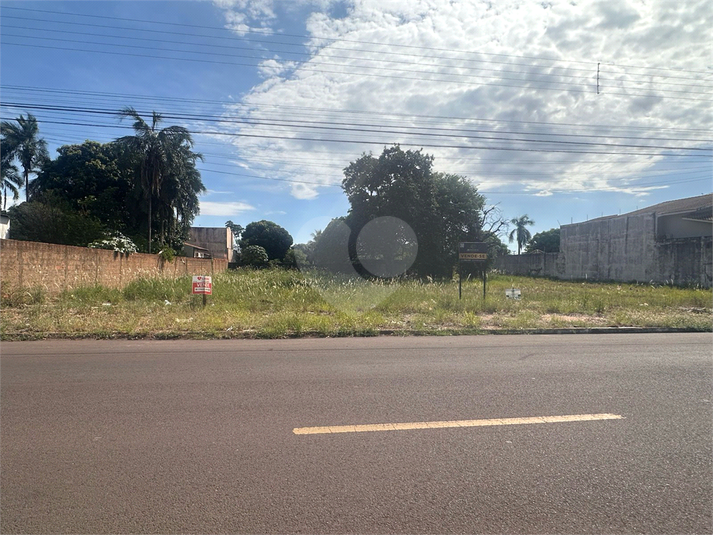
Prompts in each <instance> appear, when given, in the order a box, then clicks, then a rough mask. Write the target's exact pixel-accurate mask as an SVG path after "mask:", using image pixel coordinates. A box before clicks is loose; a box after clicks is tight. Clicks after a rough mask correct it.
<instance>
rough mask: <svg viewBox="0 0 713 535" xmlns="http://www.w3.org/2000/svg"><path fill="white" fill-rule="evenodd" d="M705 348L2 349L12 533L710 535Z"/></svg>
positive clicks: (4, 453) (155, 344) (421, 343)
mask: <svg viewBox="0 0 713 535" xmlns="http://www.w3.org/2000/svg"><path fill="white" fill-rule="evenodd" d="M712 342H713V336H712V335H711V334H655V335H637V334H628V335H578V336H512V337H510V336H481V337H442V338H441V337H436V338H420V337H411V338H391V337H388V338H386V337H382V338H369V339H363V338H360V339H319V340H281V341H246V340H240V341H237V340H233V341H163V342H161V341H47V342H20V343H9V342H8V343H3V344H2V346H1V348H0V350H1V351H2V357H1V359H0V375H1V384H0V387H1V391H0V394H1V399H0V402H1V405H0V418H1V419H0V426H1V427H0V431H1V433H0V438H1V450H0V468H1V473H0V490H1V496H0V506H1V510H0V532H2V533H20V532H22V533H27V532H31V533H50V532H51V533H179V532H180V533H605V532H606V533H624V532H646V533H712V532H713V521H712V515H711V511H712V510H713V500H712V495H713V487H712V481H713V468H712V458H713V452H712V447H711V446H712V436H713V410H712V404H711V400H712V398H713V392H712V385H713V359H712V347H713V346H712ZM558 417H560V418H559V419H558ZM562 417H565V418H562ZM568 419H569V421H567V420H568ZM396 424H399V425H396ZM337 431H339V432H337Z"/></svg>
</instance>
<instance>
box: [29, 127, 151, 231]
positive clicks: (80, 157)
mask: <svg viewBox="0 0 713 535" xmlns="http://www.w3.org/2000/svg"><path fill="white" fill-rule="evenodd" d="M57 153H58V156H57V158H55V159H54V160H52V161H50V162H48V163H47V164H46V165H45V166H44V167H43V168H42V170H41V171H40V173H39V174H38V175H37V178H36V179H35V180H33V181H32V184H31V185H30V191H31V193H32V196H33V197H34V196H35V195H44V194H46V193H51V194H52V195H53V196H54V197H55V198H58V199H61V200H62V201H64V202H66V203H67V204H68V205H69V206H70V207H71V209H72V210H73V211H77V212H83V213H85V214H87V215H90V216H92V217H94V218H96V219H98V220H99V221H101V222H102V224H103V225H104V226H105V227H106V228H107V230H109V231H121V232H124V233H128V234H130V235H131V234H135V233H137V232H138V229H139V226H138V225H137V220H138V219H139V218H138V217H137V215H139V214H140V212H138V213H137V210H136V205H137V202H136V201H138V199H139V198H140V195H141V192H139V191H135V190H136V189H137V188H136V185H135V181H134V178H133V175H134V170H133V167H132V166H133V163H132V162H131V161H129V160H128V159H126V158H122V153H121V151H120V147H118V146H117V145H115V144H113V143H106V144H102V143H98V142H96V141H85V142H84V143H82V144H81V145H64V146H62V147H60V148H58V149H57Z"/></svg>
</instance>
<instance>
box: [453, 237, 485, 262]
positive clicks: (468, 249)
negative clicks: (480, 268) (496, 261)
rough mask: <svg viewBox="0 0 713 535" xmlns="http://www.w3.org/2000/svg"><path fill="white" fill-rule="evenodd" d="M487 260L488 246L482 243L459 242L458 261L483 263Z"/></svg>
mask: <svg viewBox="0 0 713 535" xmlns="http://www.w3.org/2000/svg"><path fill="white" fill-rule="evenodd" d="M487 259H488V244H487V243H484V242H460V243H459V244H458V260H461V261H463V262H483V261H485V260H487Z"/></svg>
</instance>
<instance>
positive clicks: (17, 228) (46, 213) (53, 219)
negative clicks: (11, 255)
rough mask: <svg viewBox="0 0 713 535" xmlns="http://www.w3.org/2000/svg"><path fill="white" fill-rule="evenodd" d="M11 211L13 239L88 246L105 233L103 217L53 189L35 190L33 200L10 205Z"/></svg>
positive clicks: (9, 211)
mask: <svg viewBox="0 0 713 535" xmlns="http://www.w3.org/2000/svg"><path fill="white" fill-rule="evenodd" d="M8 213H9V214H10V219H11V220H12V225H11V226H10V238H11V239H13V240H24V241H39V242H44V243H59V244H62V245H77V246H80V247H86V246H87V245H88V244H89V243H91V242H93V241H95V240H99V239H101V238H103V237H104V232H105V228H104V226H103V225H102V223H101V221H99V219H97V218H96V217H94V216H92V215H90V214H88V213H86V212H84V211H80V210H76V209H74V208H73V207H72V206H71V205H70V204H69V203H68V202H67V201H66V199H63V198H61V197H59V196H58V195H56V194H54V193H52V192H47V193H36V194H33V196H32V199H31V200H30V201H29V202H23V203H21V204H19V205H17V206H12V207H10V209H9V210H8Z"/></svg>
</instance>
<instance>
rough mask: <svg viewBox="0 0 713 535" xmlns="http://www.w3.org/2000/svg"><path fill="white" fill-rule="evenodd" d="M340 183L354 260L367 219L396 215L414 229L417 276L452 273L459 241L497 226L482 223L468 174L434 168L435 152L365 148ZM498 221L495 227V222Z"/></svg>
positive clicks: (472, 238)
mask: <svg viewBox="0 0 713 535" xmlns="http://www.w3.org/2000/svg"><path fill="white" fill-rule="evenodd" d="M342 187H343V189H344V192H345V193H346V195H347V199H348V200H349V203H350V205H351V208H350V210H349V214H348V216H347V218H346V220H345V223H346V224H347V225H348V226H349V227H350V228H351V236H350V246H349V251H350V256H351V258H352V260H353V261H357V260H358V256H359V255H358V251H357V250H356V247H355V242H356V241H357V236H358V235H359V232H360V231H361V229H362V228H364V226H365V225H366V224H367V223H368V222H369V221H371V220H373V219H376V218H380V217H389V216H390V217H394V218H398V219H400V220H402V221H404V222H406V223H407V224H408V225H409V226H410V227H411V228H412V229H413V231H414V233H415V234H416V238H417V241H418V253H417V256H416V259H415V261H414V263H413V266H412V268H411V270H412V271H413V272H414V273H415V274H416V275H417V276H419V277H426V276H431V277H438V278H442V277H450V276H451V275H452V273H453V268H454V266H455V264H456V262H457V251H458V242H459V241H481V240H484V239H485V237H486V236H487V235H488V234H489V233H494V232H496V231H497V228H499V227H497V226H491V227H489V229H488V230H485V229H484V222H485V219H486V217H485V216H486V213H487V211H486V209H485V199H484V197H483V196H482V195H480V194H479V193H478V191H477V188H476V187H475V186H474V185H473V184H472V183H471V182H470V181H468V179H467V178H465V177H462V176H459V175H453V174H446V173H437V172H435V171H434V170H433V157H432V156H430V155H428V154H425V153H423V152H422V151H421V150H418V151H412V150H408V151H403V150H402V149H401V148H400V147H399V146H398V145H396V146H394V147H388V148H385V149H384V151H383V153H382V154H381V155H380V156H379V157H378V158H375V157H374V156H372V155H371V154H364V155H362V156H361V157H360V158H359V159H358V160H356V161H355V162H352V163H351V164H350V165H349V166H348V167H347V168H346V169H345V170H344V180H343V181H342ZM496 227H497V228H496Z"/></svg>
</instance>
